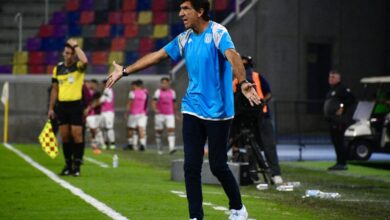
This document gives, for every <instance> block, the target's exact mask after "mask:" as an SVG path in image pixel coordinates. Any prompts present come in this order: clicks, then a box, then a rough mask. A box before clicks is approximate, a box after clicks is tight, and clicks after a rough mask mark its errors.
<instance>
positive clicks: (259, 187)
mask: <svg viewBox="0 0 390 220" xmlns="http://www.w3.org/2000/svg"><path fill="white" fill-rule="evenodd" d="M256 188H257V189H258V190H266V189H268V184H266V183H260V184H258V185H257V186H256Z"/></svg>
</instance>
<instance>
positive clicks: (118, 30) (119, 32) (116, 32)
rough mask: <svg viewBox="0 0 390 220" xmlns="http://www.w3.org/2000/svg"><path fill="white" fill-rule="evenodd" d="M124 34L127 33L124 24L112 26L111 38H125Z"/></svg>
mask: <svg viewBox="0 0 390 220" xmlns="http://www.w3.org/2000/svg"><path fill="white" fill-rule="evenodd" d="M124 32H125V27H124V25H123V24H117V25H112V26H111V31H110V36H111V37H117V36H123V34H124Z"/></svg>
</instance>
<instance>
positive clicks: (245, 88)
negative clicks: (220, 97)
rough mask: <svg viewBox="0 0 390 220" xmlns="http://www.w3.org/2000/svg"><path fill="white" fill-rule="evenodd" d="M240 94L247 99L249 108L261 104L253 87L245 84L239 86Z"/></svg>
mask: <svg viewBox="0 0 390 220" xmlns="http://www.w3.org/2000/svg"><path fill="white" fill-rule="evenodd" d="M241 91H242V94H243V95H244V96H245V97H246V98H247V99H248V101H249V103H250V104H251V106H254V105H259V104H260V103H261V101H260V97H259V95H257V92H256V90H255V88H254V85H253V84H251V83H249V82H247V83H243V84H242V85H241Z"/></svg>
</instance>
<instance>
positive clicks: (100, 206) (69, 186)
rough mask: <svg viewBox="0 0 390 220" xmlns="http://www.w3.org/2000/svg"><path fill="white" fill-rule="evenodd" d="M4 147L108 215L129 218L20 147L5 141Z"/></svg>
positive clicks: (123, 218) (123, 219) (121, 219)
mask: <svg viewBox="0 0 390 220" xmlns="http://www.w3.org/2000/svg"><path fill="white" fill-rule="evenodd" d="M3 145H4V147H6V148H8V149H9V150H10V151H13V152H14V153H15V154H17V155H18V156H19V157H21V158H22V159H24V160H25V161H26V162H27V163H29V164H30V165H31V166H33V167H35V168H36V169H38V170H39V171H41V172H42V173H44V174H46V176H48V177H49V178H50V179H52V180H53V181H54V182H56V183H58V184H59V185H60V186H62V187H63V188H65V189H67V190H69V191H70V192H71V193H73V194H74V195H76V196H78V197H80V198H81V199H82V200H84V201H85V202H86V203H88V204H90V205H92V206H93V207H95V208H96V209H97V210H99V211H100V212H101V213H103V214H106V215H107V216H108V217H110V218H112V219H115V220H128V218H127V217H125V216H123V215H121V214H120V213H119V212H116V211H115V210H113V209H112V208H110V207H108V206H107V205H106V204H104V203H102V202H100V201H99V200H97V199H95V198H93V197H92V196H90V195H88V194H86V193H84V192H83V190H82V189H79V188H77V187H75V186H73V185H72V184H70V183H68V182H66V181H65V180H63V179H61V178H59V177H58V176H57V175H56V174H55V173H53V172H52V171H50V170H48V169H47V168H45V167H43V166H42V165H40V164H39V163H37V162H35V161H34V160H33V159H31V157H29V156H27V155H25V154H24V153H22V152H21V151H19V150H18V149H16V148H14V147H13V146H12V145H10V144H7V143H3Z"/></svg>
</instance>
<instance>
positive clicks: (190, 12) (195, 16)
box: [179, 1, 201, 29]
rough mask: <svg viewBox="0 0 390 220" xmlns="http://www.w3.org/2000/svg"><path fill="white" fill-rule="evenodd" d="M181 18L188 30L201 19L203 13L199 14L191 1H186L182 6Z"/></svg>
mask: <svg viewBox="0 0 390 220" xmlns="http://www.w3.org/2000/svg"><path fill="white" fill-rule="evenodd" d="M179 16H180V18H181V19H182V20H183V24H184V27H185V28H186V29H189V28H193V27H194V25H195V23H196V22H197V21H198V20H199V19H201V13H199V12H197V11H196V10H195V9H194V7H192V4H191V2H190V1H185V2H184V3H183V4H181V5H180V12H179Z"/></svg>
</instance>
